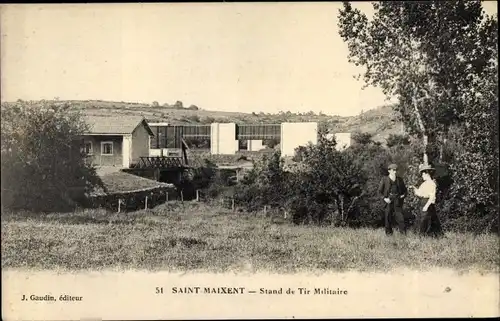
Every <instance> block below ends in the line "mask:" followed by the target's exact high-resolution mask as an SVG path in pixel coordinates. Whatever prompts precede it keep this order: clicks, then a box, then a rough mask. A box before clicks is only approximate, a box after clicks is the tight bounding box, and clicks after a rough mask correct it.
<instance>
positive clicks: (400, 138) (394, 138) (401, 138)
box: [387, 134, 410, 147]
mask: <svg viewBox="0 0 500 321" xmlns="http://www.w3.org/2000/svg"><path fill="white" fill-rule="evenodd" d="M399 145H410V138H409V137H408V136H406V135H398V134H390V135H389V137H387V147H393V146H399Z"/></svg>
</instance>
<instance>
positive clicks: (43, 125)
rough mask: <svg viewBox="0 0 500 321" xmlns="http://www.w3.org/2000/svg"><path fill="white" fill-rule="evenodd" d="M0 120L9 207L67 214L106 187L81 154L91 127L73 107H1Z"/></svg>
mask: <svg viewBox="0 0 500 321" xmlns="http://www.w3.org/2000/svg"><path fill="white" fill-rule="evenodd" d="M1 121H2V130H1V133H2V135H1V155H2V206H3V207H4V208H10V209H28V210H33V211H62V210H68V209H71V208H72V207H74V206H75V205H76V204H75V203H74V201H81V200H83V199H84V198H85V194H86V193H88V192H90V191H91V190H93V189H94V188H95V187H103V184H102V182H100V180H99V178H98V176H97V175H96V173H95V169H94V168H93V167H92V166H91V165H89V164H88V163H87V162H86V161H85V157H84V155H83V154H82V152H81V150H80V148H81V145H80V139H79V137H80V135H81V134H83V133H84V132H86V131H87V126H86V124H85V123H84V122H83V121H82V118H81V117H80V114H78V113H76V112H70V111H69V106H68V105H63V104H56V103H53V102H41V103H23V102H18V103H14V104H2V120H1Z"/></svg>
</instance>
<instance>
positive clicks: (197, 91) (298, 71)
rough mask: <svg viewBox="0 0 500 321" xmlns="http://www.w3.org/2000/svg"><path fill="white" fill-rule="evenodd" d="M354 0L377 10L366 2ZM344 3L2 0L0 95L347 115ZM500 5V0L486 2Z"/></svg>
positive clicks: (354, 104) (353, 108)
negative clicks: (41, 0)
mask: <svg viewBox="0 0 500 321" xmlns="http://www.w3.org/2000/svg"><path fill="white" fill-rule="evenodd" d="M355 6H356V7H358V8H360V9H361V10H362V11H363V12H365V13H367V14H369V15H371V14H372V13H373V12H372V7H371V4H370V3H367V2H366V3H357V4H356V5H355ZM340 7H341V3H340V2H319V3H206V4H203V3H196V4H187V3H184V4H173V3H171V4H165V3H163V4H80V5H61V4H52V5H50V4H43V5H2V6H1V9H0V10H1V11H0V14H1V20H0V27H1V29H0V31H1V37H2V38H1V72H0V73H1V99H2V101H14V100H17V99H24V100H38V99H53V98H55V97H59V99H61V100H87V99H88V100H94V99H100V100H112V101H130V102H144V103H152V102H153V101H157V102H159V103H160V104H164V103H169V104H173V103H175V102H176V101H177V100H180V101H182V102H183V103H184V106H189V105H191V104H194V105H197V106H198V107H200V108H202V109H205V110H220V111H238V112H257V113H258V112H266V113H277V112H279V111H291V112H308V111H314V112H316V113H319V112H323V113H325V114H330V115H340V116H352V115H357V114H359V113H360V112H361V111H366V110H369V109H372V108H375V107H378V106H381V105H383V104H385V103H386V102H385V101H384V99H385V97H384V96H383V94H382V93H381V90H380V89H377V88H367V89H364V90H363V89H362V87H363V82H362V81H357V80H355V79H354V77H353V76H354V75H356V74H357V73H358V72H359V71H362V70H361V69H356V67H355V66H354V65H352V64H349V62H348V61H347V54H348V50H347V46H346V44H345V43H344V42H343V41H342V39H341V38H340V36H339V34H338V27H337V13H338V9H339V8H340ZM485 7H486V9H487V12H488V13H490V14H491V13H493V12H495V13H496V1H489V2H488V3H486V4H485Z"/></svg>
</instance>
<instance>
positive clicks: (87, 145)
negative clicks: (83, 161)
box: [83, 142, 93, 155]
mask: <svg viewBox="0 0 500 321" xmlns="http://www.w3.org/2000/svg"><path fill="white" fill-rule="evenodd" d="M83 151H84V153H85V154H86V155H92V152H93V150H92V142H85V143H84V147H83Z"/></svg>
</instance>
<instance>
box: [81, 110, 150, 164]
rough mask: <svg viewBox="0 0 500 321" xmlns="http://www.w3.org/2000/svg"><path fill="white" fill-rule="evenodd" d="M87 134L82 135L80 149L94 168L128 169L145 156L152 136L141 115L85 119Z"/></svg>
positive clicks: (88, 117)
mask: <svg viewBox="0 0 500 321" xmlns="http://www.w3.org/2000/svg"><path fill="white" fill-rule="evenodd" d="M84 120H85V122H86V123H87V124H88V125H89V127H90V131H89V132H88V133H85V135H84V136H83V148H84V151H85V153H86V154H87V155H89V156H90V159H91V160H92V163H93V164H94V165H95V166H100V167H103V166H112V167H119V168H130V165H131V164H134V163H138V162H139V159H140V157H147V156H149V149H150V138H151V136H154V134H153V131H152V130H151V128H150V127H149V125H148V123H147V121H146V120H145V119H144V117H142V116H121V115H117V116H116V117H105V116H85V117H84Z"/></svg>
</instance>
